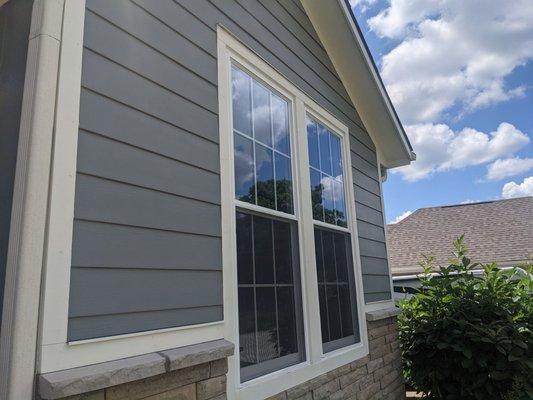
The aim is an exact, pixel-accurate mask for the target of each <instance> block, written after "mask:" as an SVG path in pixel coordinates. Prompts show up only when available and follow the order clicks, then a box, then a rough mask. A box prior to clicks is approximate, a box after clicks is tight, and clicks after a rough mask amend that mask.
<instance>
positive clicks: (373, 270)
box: [361, 256, 389, 275]
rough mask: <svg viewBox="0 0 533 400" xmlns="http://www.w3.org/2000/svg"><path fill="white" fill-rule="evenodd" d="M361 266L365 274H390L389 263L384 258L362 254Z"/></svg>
mask: <svg viewBox="0 0 533 400" xmlns="http://www.w3.org/2000/svg"><path fill="white" fill-rule="evenodd" d="M361 267H362V269H363V274H364V275H388V274H389V265H388V263H387V260H386V259H384V258H375V257H367V256H361Z"/></svg>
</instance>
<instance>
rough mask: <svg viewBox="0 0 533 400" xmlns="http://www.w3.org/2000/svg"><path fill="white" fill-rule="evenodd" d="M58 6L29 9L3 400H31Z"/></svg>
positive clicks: (57, 2) (2, 357) (0, 371)
mask: <svg viewBox="0 0 533 400" xmlns="http://www.w3.org/2000/svg"><path fill="white" fill-rule="evenodd" d="M73 3H74V2H73ZM63 6H64V0H36V1H35V2H34V4H33V11H32V18H31V28H30V37H29V42H28V55H27V61H26V78H25V82H24V93H23V101H22V112H21V121H20V131H19V143H18V151H17V165H16V174H15V185H14V192H13V209H12V213H11V230H10V235H9V247H8V257H7V265H6V282H5V292H4V304H3V307H4V308H3V320H2V329H1V332H2V335H1V343H0V348H1V354H0V363H1V364H0V398H2V399H6V400H18V399H30V398H32V396H33V389H34V378H35V364H36V346H37V332H38V329H37V328H38V319H39V299H40V298H39V296H40V287H41V267H42V263H43V247H44V242H45V227H46V212H47V204H48V201H47V200H48V184H49V177H50V168H49V167H50V159H51V148H52V141H53V138H52V136H53V127H54V113H55V102H54V99H55V98H56V89H57V77H58V67H59V55H60V41H61V23H62V20H63Z"/></svg>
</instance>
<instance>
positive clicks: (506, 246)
mask: <svg viewBox="0 0 533 400" xmlns="http://www.w3.org/2000/svg"><path fill="white" fill-rule="evenodd" d="M463 233H464V234H465V243H466V244H467V246H468V248H469V257H470V258H472V260H474V261H477V262H493V261H494V262H498V263H499V264H501V265H506V264H512V263H515V262H519V261H526V260H531V259H533V197H522V198H517V199H508V200H498V201H491V202H481V203H472V204H458V205H454V206H442V207H431V208H421V209H419V210H417V211H415V212H414V213H413V214H411V215H410V216H408V217H407V218H405V219H403V220H402V221H400V222H398V223H397V224H391V225H387V234H388V237H387V242H388V249H389V260H390V265H391V268H392V273H393V275H404V274H412V273H413V272H418V271H420V268H419V267H418V266H417V263H418V261H419V260H420V255H421V254H431V255H433V256H435V257H436V262H437V264H441V265H444V264H446V263H447V261H448V259H449V258H450V256H451V252H452V250H453V249H452V242H453V240H454V239H455V238H457V237H458V236H460V235H461V234H463Z"/></svg>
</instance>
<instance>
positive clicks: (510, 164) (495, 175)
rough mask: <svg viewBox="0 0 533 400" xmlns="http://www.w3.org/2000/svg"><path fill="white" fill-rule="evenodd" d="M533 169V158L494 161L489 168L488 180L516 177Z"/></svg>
mask: <svg viewBox="0 0 533 400" xmlns="http://www.w3.org/2000/svg"><path fill="white" fill-rule="evenodd" d="M532 169H533V158H520V157H514V158H506V159H499V160H496V161H494V162H493V163H492V164H489V166H488V167H487V175H486V179H488V180H492V181H496V180H500V179H503V178H509V177H511V176H516V175H519V174H522V173H524V172H528V171H529V170H532Z"/></svg>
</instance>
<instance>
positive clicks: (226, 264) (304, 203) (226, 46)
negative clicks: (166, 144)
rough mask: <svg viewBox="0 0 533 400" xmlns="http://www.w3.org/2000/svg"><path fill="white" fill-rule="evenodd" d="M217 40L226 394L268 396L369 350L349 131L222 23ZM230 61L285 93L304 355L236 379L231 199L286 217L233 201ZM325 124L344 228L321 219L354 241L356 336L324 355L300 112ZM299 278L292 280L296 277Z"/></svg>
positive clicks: (233, 204) (303, 124)
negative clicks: (338, 150) (334, 152)
mask: <svg viewBox="0 0 533 400" xmlns="http://www.w3.org/2000/svg"><path fill="white" fill-rule="evenodd" d="M217 40H218V84H219V85H218V96H219V125H220V163H221V188H222V198H221V205H222V256H223V281H224V288H223V290H224V318H225V326H224V336H225V338H226V339H227V340H229V341H231V342H232V343H234V344H235V348H236V351H235V355H234V356H232V357H230V359H229V371H228V389H227V391H228V397H229V398H230V399H239V400H251V399H260V398H266V397H269V396H272V395H275V394H277V393H279V392H282V391H283V390H286V389H289V388H291V387H294V386H296V385H297V384H299V383H303V382H305V381H308V380H310V379H312V378H314V377H316V376H318V375H320V374H323V373H325V372H328V371H331V370H332V369H335V368H337V367H340V366H342V365H345V364H348V363H350V362H352V361H354V360H356V359H359V358H361V357H364V356H365V355H366V354H368V338H367V331H366V320H365V318H364V313H365V302H364V296H363V281H362V274H361V265H360V257H359V243H358V239H357V238H358V234H357V225H356V214H355V198H354V190H353V177H352V171H351V169H352V168H351V157H350V137H349V131H348V128H347V127H346V125H344V124H343V123H342V122H340V121H339V120H337V119H336V118H335V117H333V116H332V115H331V114H329V113H328V112H327V111H326V110H324V109H323V108H322V107H320V106H319V105H318V104H316V103H315V102H314V101H313V100H311V99H310V98H309V97H308V96H307V95H306V94H305V93H303V92H302V91H300V90H299V89H298V88H297V87H296V86H294V85H293V84H292V83H291V82H290V81H289V80H287V79H286V78H285V77H284V76H282V75H281V74H280V73H278V72H277V71H276V70H275V69H274V68H272V67H271V66H270V65H269V64H267V63H266V62H265V61H264V60H263V59H261V58H260V57H259V56H258V55H256V54H255V53H254V52H252V51H251V50H250V49H248V48H247V47H246V46H245V45H243V44H242V43H241V42H240V41H239V40H238V39H237V38H235V37H234V36H233V35H232V34H231V33H230V32H228V31H227V30H226V29H225V28H224V27H222V26H218V28H217ZM232 64H235V65H236V66H238V67H239V68H241V69H243V70H244V71H245V72H246V73H248V74H249V75H250V76H252V78H254V79H257V80H258V81H259V82H262V83H264V84H266V85H267V86H269V87H270V88H272V89H273V90H274V91H276V92H279V93H280V94H281V95H282V96H283V97H285V99H287V100H289V118H290V119H289V127H290V137H291V163H292V167H293V170H292V175H293V201H294V217H293V219H296V220H297V221H298V238H299V243H298V245H299V258H300V279H301V292H302V308H303V310H302V313H303V320H304V321H303V323H304V343H305V356H306V357H305V361H303V362H302V363H300V364H297V365H293V366H290V367H288V368H284V369H282V370H278V371H275V372H272V373H269V374H266V375H263V376H261V377H258V378H255V379H252V380H249V381H246V382H244V383H241V380H240V366H239V353H238V349H239V329H238V311H237V310H238V284H237V254H236V223H235V211H236V206H237V205H238V206H239V207H240V208H247V209H250V210H255V211H260V212H261V213H264V214H267V215H268V214H271V215H274V216H281V217H283V218H287V219H290V215H289V216H288V215H287V214H285V213H281V215H280V213H278V212H276V211H273V210H268V209H266V208H263V207H258V206H255V205H250V204H247V203H245V204H243V203H242V202H239V201H237V200H235V190H234V164H233V128H232V101H231V98H232V97H231V65H232ZM307 114H310V115H312V116H313V117H314V118H315V119H316V120H317V121H318V122H320V123H322V124H323V125H324V126H326V127H328V128H329V129H331V130H332V131H333V132H335V133H336V134H337V135H339V136H340V137H341V139H342V158H343V173H344V180H345V181H344V190H345V199H346V212H347V222H348V226H347V228H343V227H337V226H335V225H331V224H325V225H326V226H327V227H328V228H332V229H337V230H338V231H341V232H349V233H350V237H351V244H352V259H353V263H354V265H353V267H354V277H355V287H356V295H357V299H356V300H357V318H358V326H359V331H360V341H359V342H358V343H355V344H353V345H349V346H347V347H343V348H340V349H337V350H334V351H331V352H328V353H326V354H324V352H323V346H322V339H321V325H320V318H316V317H315V318H311V316H317V315H320V308H319V300H318V281H317V276H316V262H315V251H314V225H315V223H316V221H314V220H313V216H312V207H311V191H310V189H309V188H310V177H309V159H308V148H307V130H306V115H307ZM295 284H297V282H295Z"/></svg>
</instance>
